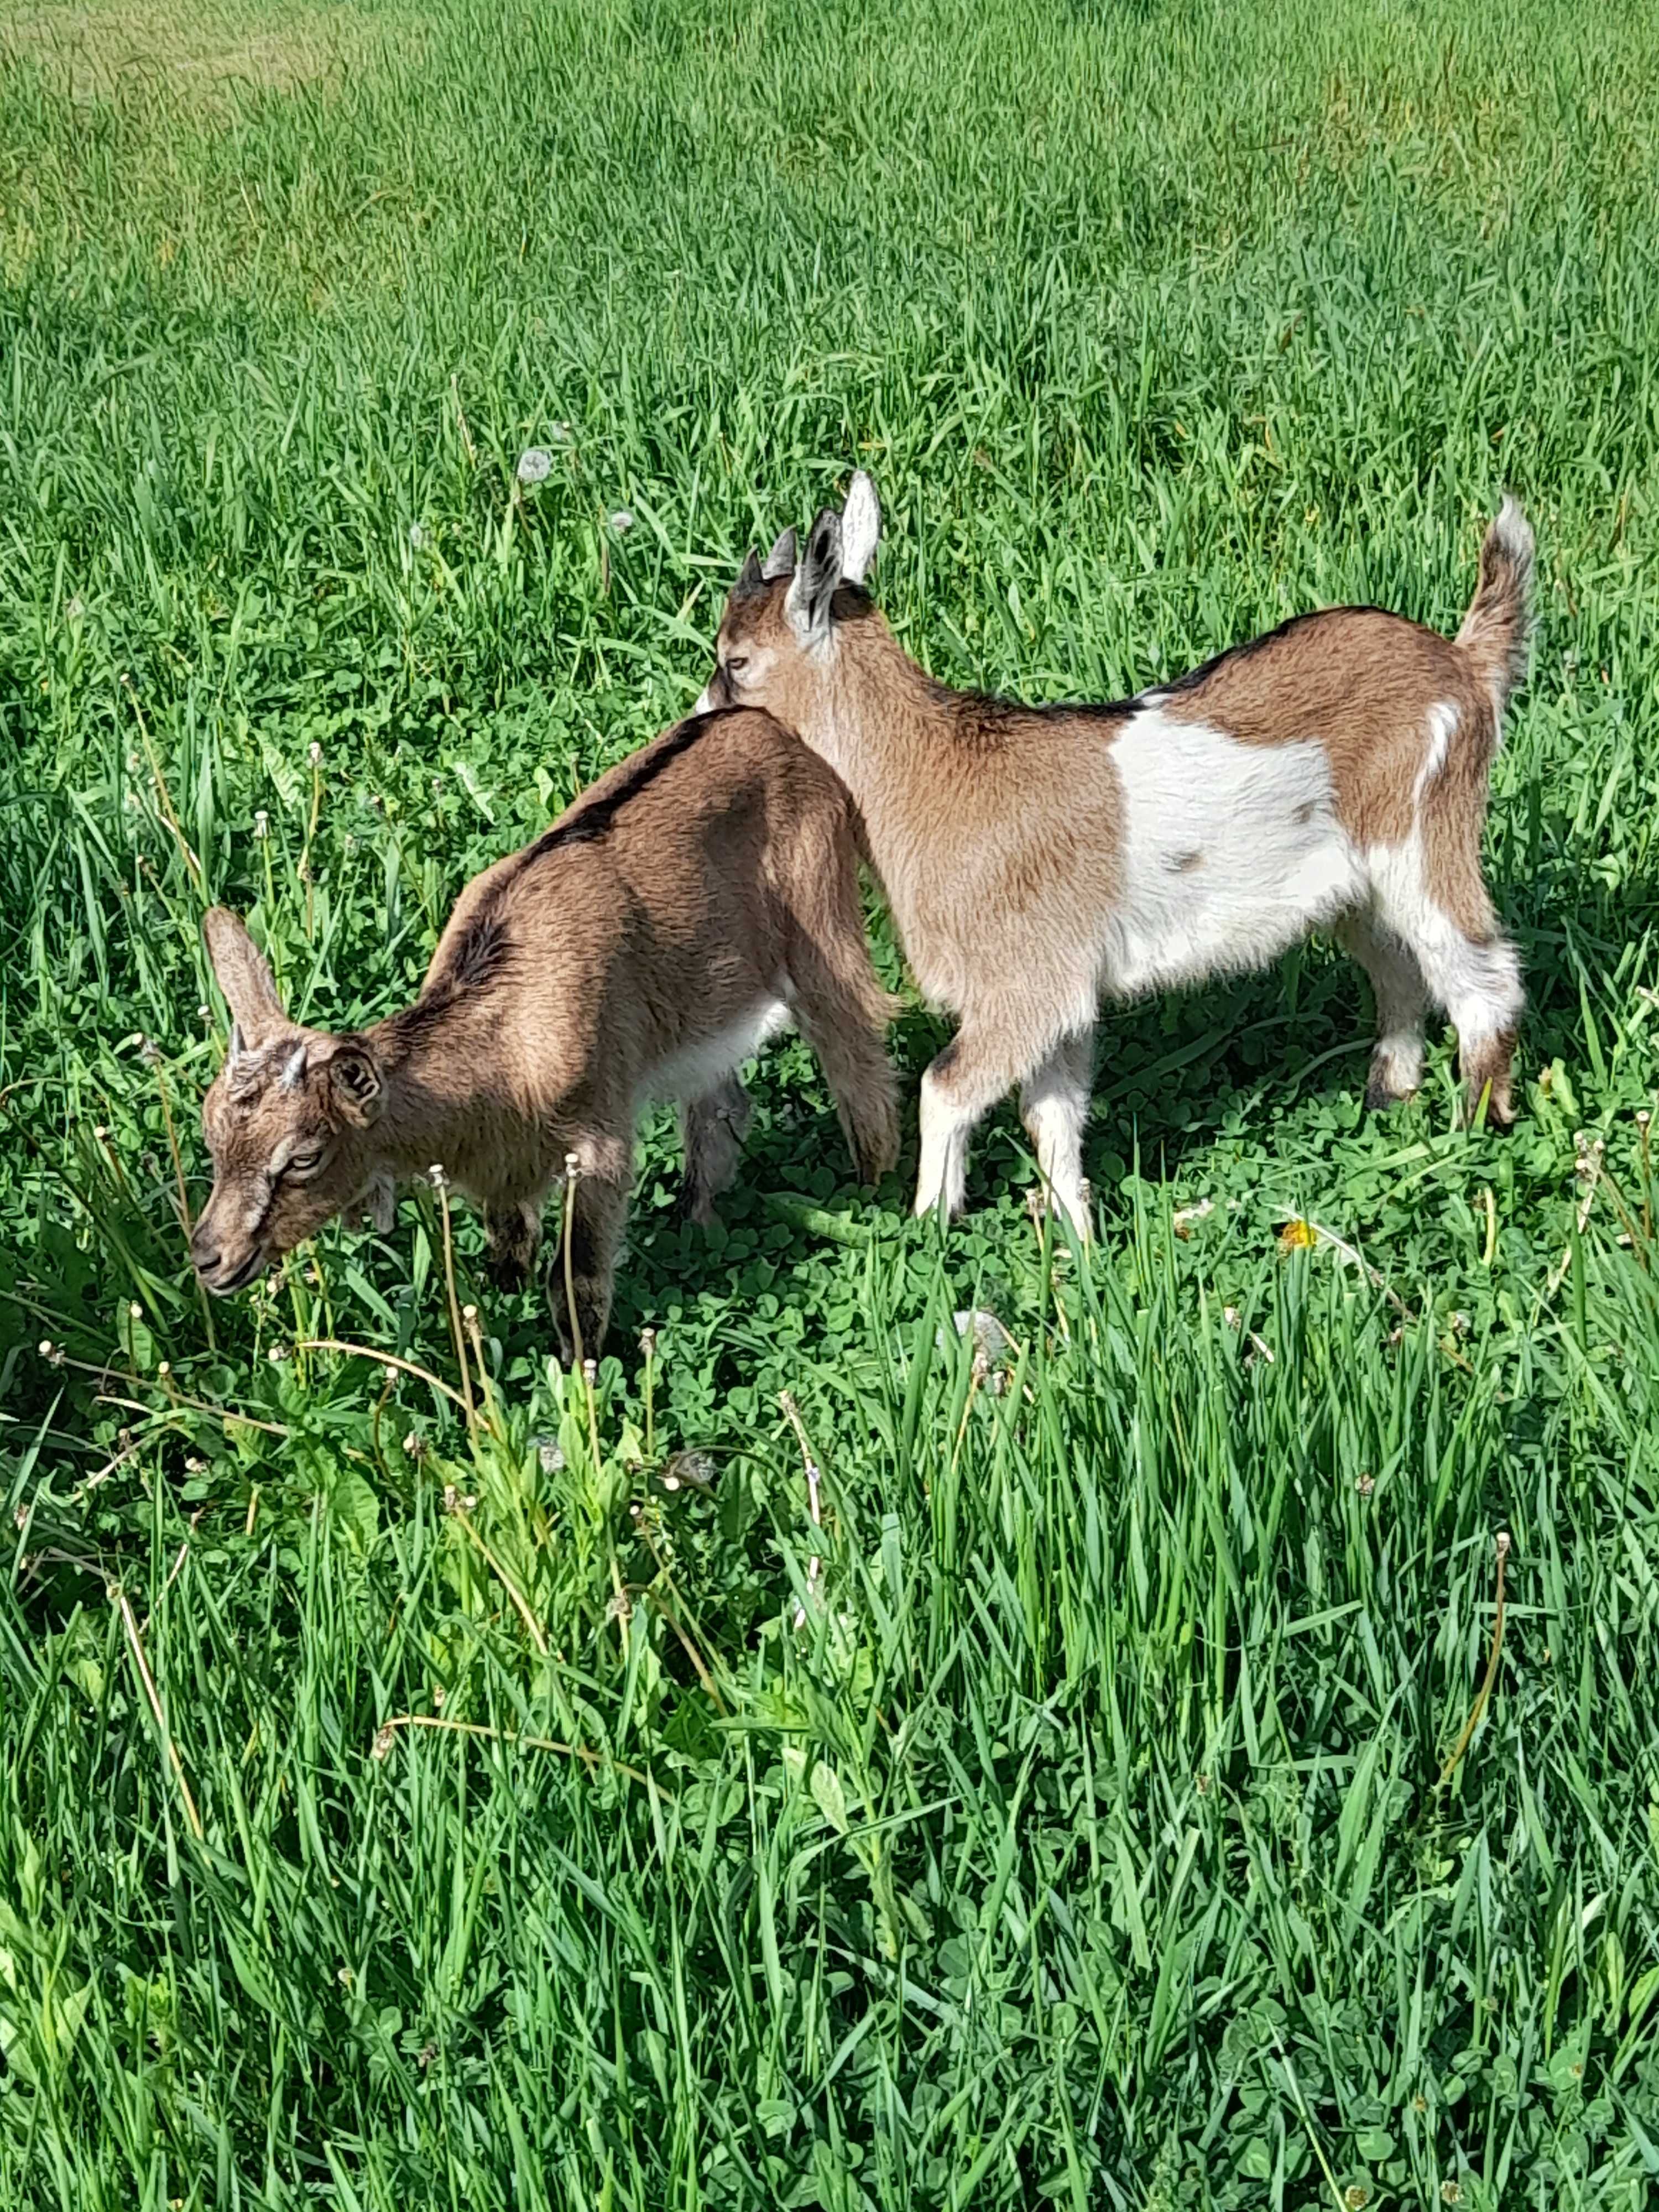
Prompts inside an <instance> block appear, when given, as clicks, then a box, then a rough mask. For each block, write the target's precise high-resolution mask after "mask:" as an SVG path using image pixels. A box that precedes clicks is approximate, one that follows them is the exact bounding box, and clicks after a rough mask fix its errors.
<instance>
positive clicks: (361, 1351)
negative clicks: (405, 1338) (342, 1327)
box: [294, 1336, 472, 1419]
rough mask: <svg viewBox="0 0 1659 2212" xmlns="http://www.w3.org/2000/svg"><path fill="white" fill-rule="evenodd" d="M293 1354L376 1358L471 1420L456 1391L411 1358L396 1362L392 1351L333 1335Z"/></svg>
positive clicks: (311, 1340) (305, 1343) (308, 1341)
mask: <svg viewBox="0 0 1659 2212" xmlns="http://www.w3.org/2000/svg"><path fill="white" fill-rule="evenodd" d="M294 1349H295V1351H296V1352H343V1353H344V1354H345V1355H346V1357H347V1358H349V1359H378V1360H379V1361H380V1364H381V1366H382V1367H395V1368H397V1370H398V1372H399V1373H400V1374H403V1375H412V1376H414V1377H415V1378H416V1381H417V1382H419V1383H426V1384H428V1387H429V1388H430V1389H434V1390H435V1391H437V1392H438V1394H439V1395H440V1396H441V1397H444V1398H447V1399H448V1400H449V1402H450V1403H451V1405H452V1406H459V1407H460V1409H461V1411H462V1412H463V1413H465V1414H466V1416H467V1418H468V1419H471V1414H472V1408H471V1406H470V1405H469V1404H468V1403H467V1401H466V1400H465V1398H463V1397H462V1395H461V1394H460V1392H459V1390H452V1389H450V1387H449V1385H448V1383H441V1382H440V1381H439V1380H438V1378H437V1376H435V1374H433V1373H432V1371H431V1370H430V1369H429V1368H426V1367H417V1366H416V1364H415V1362H414V1361H413V1360H412V1359H399V1358H398V1355H397V1353H396V1352H376V1351H374V1349H373V1348H372V1347H371V1346H368V1345H367V1344H343V1343H342V1342H341V1341H340V1340H339V1338H338V1337H336V1336H307V1337H305V1338H303V1339H302V1340H301V1341H300V1342H299V1343H298V1344H296V1345H295V1347H294Z"/></svg>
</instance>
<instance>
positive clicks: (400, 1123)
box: [368, 1000, 484, 1177]
mask: <svg viewBox="0 0 1659 2212" xmlns="http://www.w3.org/2000/svg"><path fill="white" fill-rule="evenodd" d="M415 1012H416V1009H415V1008H413V1007H411V1008H409V1009H407V1010H406V1011H405V1012H404V1013H403V1014H401V1015H399V1014H394V1015H392V1017H391V1018H390V1019H389V1020H386V1021H384V1022H380V1023H378V1024H376V1025H375V1027H374V1029H372V1030H370V1031H369V1032H368V1043H369V1044H370V1045H371V1046H372V1047H373V1048H374V1052H375V1055H376V1057H377V1059H378V1060H379V1062H380V1071H381V1082H382V1086H383V1087H382V1090H381V1093H380V1113H379V1114H378V1115H376V1117H375V1120H374V1126H373V1128H372V1129H371V1130H370V1132H369V1139H368V1141H369V1147H370V1149H371V1150H372V1152H373V1153H374V1165H375V1167H376V1169H377V1170H380V1171H381V1172H384V1173H386V1174H390V1175H392V1176H411V1177H412V1176H423V1175H424V1174H425V1173H426V1171H427V1170H428V1168H430V1167H432V1166H434V1165H435V1164H442V1165H445V1166H450V1167H453V1165H454V1164H456V1161H457V1156H458V1153H459V1152H460V1151H462V1150H464V1149H465V1138H466V1134H467V1132H468V1129H469V1127H470V1125H471V1121H473V1119H474V1117H475V1113H476V1109H477V1105H478V1103H479V1102H480V1098H481V1095H482V1092H483V1084H482V1082H481V1081H480V1074H481V1071H482V1067H483V1065H484V1062H483V1060H482V1058H481V1055H480V1053H479V1049H478V1040H477V1036H476V1035H466V1034H464V1031H465V1030H466V1028H467V1027H468V1026H469V1025H468V1024H466V1022H465V1012H466V1008H465V1001H464V1000H463V1001H459V1002H458V1003H457V1005H456V1006H454V1007H453V1009H449V1010H446V1011H445V1012H442V1013H441V1014H440V1015H439V1016H438V1017H437V1018H436V1019H435V1020H434V1021H432V1022H430V1023H429V1024H424V1025H422V1026H420V1027H419V1028H418V1030H416V1024H415V1023H414V1022H413V1021H412V1019H411V1017H412V1016H413V1015H414V1014H415ZM411 1030H416V1034H413V1035H411V1033H410V1032H411Z"/></svg>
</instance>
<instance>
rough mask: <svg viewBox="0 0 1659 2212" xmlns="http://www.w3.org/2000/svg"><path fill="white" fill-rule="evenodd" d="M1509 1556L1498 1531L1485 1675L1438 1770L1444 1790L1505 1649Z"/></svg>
mask: <svg viewBox="0 0 1659 2212" xmlns="http://www.w3.org/2000/svg"><path fill="white" fill-rule="evenodd" d="M1509 1556H1510V1532H1509V1530H1508V1529H1507V1528H1500V1529H1499V1530H1498V1604H1497V1609H1496V1613H1495V1614H1494V1617H1493V1620H1492V1652H1491V1656H1489V1657H1488V1659H1487V1661H1486V1674H1485V1675H1484V1676H1483V1677H1482V1680H1481V1683H1480V1692H1479V1693H1478V1695H1477V1696H1476V1698H1475V1700H1474V1709H1473V1711H1471V1712H1470V1714H1469V1717H1468V1720H1467V1721H1465V1722H1464V1723H1463V1733H1462V1735H1460V1736H1459V1737H1458V1739H1457V1747H1456V1749H1455V1751H1454V1752H1453V1753H1452V1755H1451V1757H1450V1758H1449V1759H1448V1760H1447V1761H1446V1763H1445V1765H1443V1767H1442V1768H1441V1770H1440V1780H1441V1784H1442V1786H1444V1785H1445V1784H1447V1783H1448V1782H1449V1781H1450V1780H1451V1778H1452V1776H1453V1775H1454V1774H1455V1772H1456V1771H1457V1765H1458V1762H1459V1760H1460V1759H1462V1756H1463V1753H1465V1752H1466V1751H1467V1750H1468V1747H1469V1741H1470V1739H1471V1737H1473V1735H1474V1732H1475V1730H1476V1729H1477V1728H1479V1726H1480V1716H1481V1714H1482V1713H1484V1712H1485V1711H1486V1700H1487V1699H1488V1698H1490V1697H1491V1695H1492V1684H1493V1682H1494V1681H1495V1680H1497V1676H1498V1654H1499V1653H1500V1652H1501V1651H1502V1650H1503V1649H1504V1562H1505V1561H1506V1560H1507V1559H1508V1558H1509Z"/></svg>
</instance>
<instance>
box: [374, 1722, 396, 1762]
mask: <svg viewBox="0 0 1659 2212" xmlns="http://www.w3.org/2000/svg"><path fill="white" fill-rule="evenodd" d="M391 1748H392V1730H391V1729H389V1728H379V1729H375V1731H374V1742H373V1743H372V1744H371V1745H370V1747H369V1753H368V1755H369V1757H370V1758H371V1759H384V1758H385V1757H386V1753H387V1752H389V1751H390V1750H391Z"/></svg>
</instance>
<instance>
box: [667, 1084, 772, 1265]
mask: <svg viewBox="0 0 1659 2212" xmlns="http://www.w3.org/2000/svg"><path fill="white" fill-rule="evenodd" d="M754 1118H755V1109H754V1107H753V1105H752V1104H751V1103H750V1097H749V1093H748V1092H747V1091H745V1090H744V1087H743V1083H742V1080H741V1079H740V1078H739V1077H738V1076H736V1075H728V1076H727V1077H726V1079H725V1081H724V1082H722V1083H717V1084H716V1085H714V1089H713V1090H712V1091H705V1092H704V1093H703V1095H702V1097H701V1098H688V1099H683V1100H682V1101H681V1103H680V1109H679V1121H680V1140H681V1142H682V1144H683V1145H684V1147H685V1170H684V1176H682V1178H681V1182H680V1194H679V1200H678V1206H677V1208H676V1211H677V1212H678V1213H679V1214H680V1215H681V1216H682V1217H683V1218H684V1219H686V1220H688V1221H696V1222H700V1223H701V1224H702V1225H703V1226H704V1227H705V1228H706V1227H707V1226H708V1224H709V1223H710V1222H711V1221H713V1220H714V1200H716V1199H717V1198H718V1197H719V1196H720V1193H721V1192H722V1191H723V1190H728V1189H730V1188H731V1186H732V1181H733V1179H734V1177H735V1176H736V1175H737V1172H738V1164H739V1163H740V1162H741V1160H742V1158H743V1145H744V1138H745V1137H746V1136H747V1135H748V1133H749V1125H750V1122H751V1121H753V1120H754Z"/></svg>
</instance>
